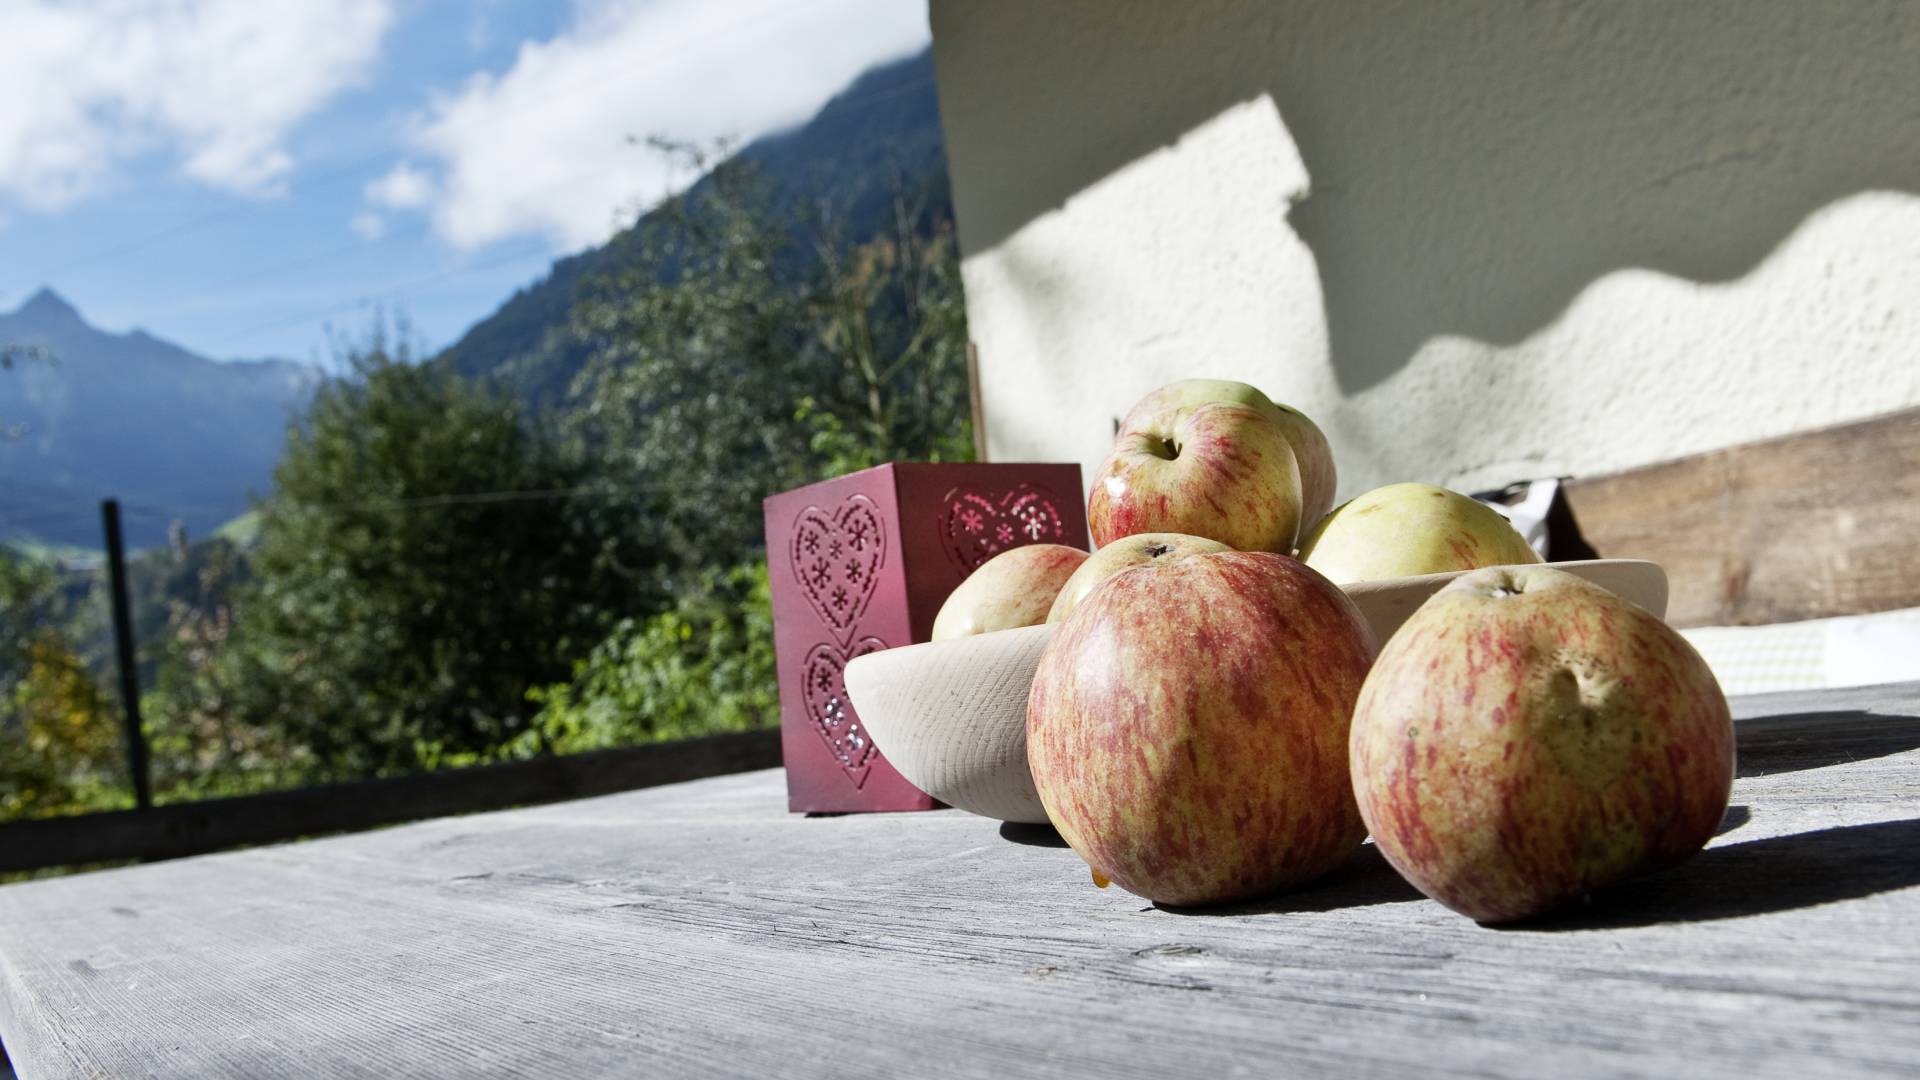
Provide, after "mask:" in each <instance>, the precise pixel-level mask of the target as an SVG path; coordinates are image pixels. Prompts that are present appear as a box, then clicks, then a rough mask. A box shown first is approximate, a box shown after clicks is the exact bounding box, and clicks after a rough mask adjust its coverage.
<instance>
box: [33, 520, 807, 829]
mask: <svg viewBox="0 0 1920 1080" xmlns="http://www.w3.org/2000/svg"><path fill="white" fill-rule="evenodd" d="M665 486H666V485H631V486H623V487H621V488H619V489H614V488H611V487H609V486H608V485H605V484H590V485H588V484H583V485H575V486H568V487H549V488H530V489H520V490H479V491H458V492H441V493H428V494H418V495H408V496H396V497H388V498H367V499H362V500H351V501H337V502H330V503H317V504H302V505H300V506H298V507H288V506H280V505H275V504H272V503H261V504H257V505H256V506H255V508H254V510H253V511H252V512H251V513H250V514H249V515H247V518H246V519H239V520H236V521H234V522H229V523H228V525H227V527H225V528H222V529H220V530H218V531H214V532H210V533H207V534H205V535H198V536H196V535H194V534H193V533H192V532H191V531H190V530H189V529H188V528H187V527H186V525H185V521H186V520H187V517H186V515H187V514H188V513H189V512H196V511H197V512H204V511H206V510H209V509H215V508H201V507H193V508H188V507H171V508H169V507H162V506H157V505H151V504H147V503H144V502H139V501H127V502H116V501H111V500H109V501H108V502H106V503H104V504H100V505H95V506H91V507H89V506H85V505H80V504H75V503H73V502H72V501H71V500H68V501H67V502H65V503H60V502H57V501H56V500H54V499H52V497H51V496H50V495H48V494H47V493H44V492H41V493H32V494H23V493H15V492H9V493H8V494H7V495H6V496H5V497H0V541H9V542H11V543H12V544H13V545H14V548H15V552H16V553H15V554H13V555H10V556H4V557H3V558H4V561H0V822H4V821H8V820H25V819H43V818H49V817H58V816H62V815H71V814H84V813H91V812H99V811H108V810H117V809H123V808H141V807H147V806H150V805H156V804H158V805H167V804H179V803H184V802H193V801H196V800H201V799H207V798H219V797H230V796H239V795H256V794H259V793H262V792H268V791H279V790H290V789H300V788H304V787H307V786H310V785H313V784H325V783H340V782H357V781H366V780H372V779H379V778H393V777H400V776H406V775H413V774H419V773H426V772H434V771H437V770H446V769H453V768H460V767H469V766H494V765H503V764H508V763H513V762H524V761H530V760H534V759H544V758H549V757H553V756H557V755H565V754H569V753H578V752H582V751H604V750H610V749H614V748H618V747H623V746H633V745H640V744H648V743H654V742H659V741H666V740H672V739H684V738H688V737H696V736H701V735H709V734H722V733H728V732H745V731H755V730H765V729H768V728H770V727H772V726H774V725H775V724H776V723H777V698H776V697H775V696H774V693H773V689H772V671H771V662H772V661H771V640H770V634H771V625H770V613H769V612H768V611H766V609H765V601H764V596H763V594H762V593H761V592H759V591H757V590H758V589H759V588H762V587H763V584H764V579H763V577H762V578H761V579H760V581H759V582H756V580H755V577H754V571H753V569H752V568H751V567H750V566H749V567H748V568H746V569H740V568H736V569H734V570H733V571H732V572H731V573H728V574H712V573H708V574H705V575H690V576H689V577H688V578H687V579H686V580H685V581H684V582H683V587H682V588H680V589H679V590H677V591H676V592H675V593H673V594H663V593H662V592H661V591H660V590H658V589H655V590H652V591H648V590H646V589H643V588H641V587H639V585H638V584H633V587H631V588H630V589H627V590H625V591H623V590H621V589H620V588H618V587H610V585H616V586H617V583H619V582H621V581H622V580H623V575H624V580H626V581H628V582H629V583H634V582H636V581H637V580H638V579H636V577H635V575H634V574H633V568H632V567H621V566H618V565H617V562H618V560H617V559H616V558H613V557H612V556H611V555H610V554H609V549H610V548H612V547H616V546H617V545H615V544H613V543H612V542H610V541H608V540H607V538H606V537H604V536H597V535H595V534H594V530H593V529H592V528H582V527H581V525H580V521H581V520H582V519H583V518H586V517H591V516H592V515H593V514H594V513H596V512H598V511H603V510H605V509H607V508H623V510H624V508H630V507H631V506H632V505H633V504H635V503H636V502H642V501H644V500H645V499H646V498H647V497H648V496H649V494H650V493H652V492H655V491H658V490H663V489H664V488H665ZM89 511H90V512H91V516H92V518H93V521H94V529H95V533H96V537H97V539H95V540H94V542H93V543H92V544H90V545H89V544H87V543H85V542H84V539H83V538H82V537H81V536H79V535H78V534H77V533H76V532H74V531H73V528H74V526H75V525H76V523H77V522H78V521H79V520H81V519H82V517H83V516H86V515H88V513H89ZM295 513H302V514H308V515H318V516H323V517H325V518H327V519H329V521H330V522H331V524H330V525H329V528H330V529H331V530H332V531H331V532H329V533H327V534H326V536H325V539H324V545H323V546H329V547H330V548H332V549H333V550H328V551H293V550H289V549H288V547H287V545H284V544H283V545H281V546H280V547H278V548H276V547H272V546H271V545H263V544H262V543H261V541H260V535H259V529H260V524H259V522H260V520H261V519H265V520H268V521H273V520H280V519H286V518H288V517H290V516H291V515H293V514H295ZM456 515H465V517H462V518H460V519H459V520H453V519H452V517H453V516H456ZM248 519H251V520H248ZM50 526H51V527H55V528H59V529H64V530H66V531H65V532H62V533H61V534H60V535H61V536H62V537H63V539H62V540H61V541H60V542H57V543H48V542H46V541H44V540H42V541H39V542H37V545H27V544H24V543H23V542H22V541H23V538H25V537H27V536H29V535H36V536H44V535H46V533H45V531H44V530H46V529H47V528H49V527H50ZM34 529H38V530H41V531H38V532H29V530H34ZM132 537H139V538H140V539H139V540H138V541H137V542H136V541H134V540H132V539H130V538H132ZM22 552H24V553H22ZM303 559H311V560H313V564H312V565H304V564H303V563H302V560H303ZM762 573H763V572H762ZM718 666H724V667H726V668H727V669H728V670H729V671H730V672H733V674H732V675H730V676H722V677H719V678H716V677H715V676H714V675H713V669H714V668H715V667H718Z"/></svg>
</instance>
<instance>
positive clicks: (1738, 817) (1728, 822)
mask: <svg viewBox="0 0 1920 1080" xmlns="http://www.w3.org/2000/svg"><path fill="white" fill-rule="evenodd" d="M1752 820H1753V811H1751V810H1749V809H1747V808H1746V807H1744V806H1729V807H1727V812H1726V813H1725V814H1723V815H1721V817H1720V827H1719V828H1718V829H1715V830H1714V831H1713V835H1715V836H1725V835H1727V834H1728V833H1730V832H1732V831H1733V830H1735V829H1737V828H1739V827H1740V826H1742V825H1745V824H1746V823H1747V822H1749V821H1752Z"/></svg>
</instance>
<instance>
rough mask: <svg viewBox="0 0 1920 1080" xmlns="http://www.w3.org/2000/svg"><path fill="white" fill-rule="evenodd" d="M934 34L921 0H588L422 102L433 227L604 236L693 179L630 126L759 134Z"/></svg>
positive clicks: (674, 134)
mask: <svg viewBox="0 0 1920 1080" xmlns="http://www.w3.org/2000/svg"><path fill="white" fill-rule="evenodd" d="M927 40H928V30H927V13H926V5H925V3H924V2H915V0H819V2H815V3H807V4H796V3H791V2H790V0H779V2H771V3H770V2H766V0H759V2H752V3H749V2H748V0H737V2H734V3H726V4H717V3H712V2H710V0H582V2H581V4H580V5H579V7H578V8H577V9H576V11H575V14H574V18H573V23H572V25H570V26H569V27H568V28H567V30H566V31H565V32H564V33H562V34H560V35H559V36H558V37H555V38H554V39H552V40H550V41H544V42H529V43H527V44H525V45H523V46H521V48H520V52H519V55H518V56H517V57H516V58H515V60H514V64H513V67H512V68H511V69H509V70H508V71H507V72H506V73H505V74H502V75H499V76H497V77H496V76H492V75H488V74H480V75H476V76H474V77H473V78H472V79H471V80H469V81H468V82H467V84H466V85H465V86H464V87H462V88H461V89H460V90H459V91H458V92H457V93H454V94H451V95H448V96H445V97H442V98H439V99H438V100H436V101H435V102H434V103H433V104H432V106H431V107H430V108H428V109H427V110H426V112H425V113H424V114H422V115H421V116H419V117H417V118H416V123H415V132H414V139H415V142H416V145H417V147H418V148H419V149H420V150H421V151H422V152H423V153H425V154H427V155H429V156H431V157H433V158H434V159H436V161H437V163H438V165H439V169H440V174H441V175H440V179H439V182H438V184H437V187H438V189H439V196H438V198H437V200H436V202H435V204H434V208H433V222H434V227H435V229H436V231H437V232H438V233H439V235H440V236H441V237H442V238H443V239H445V240H446V241H448V242H449V243H451V244H453V245H454V246H456V247H460V248H473V247H478V246H480V245H483V244H487V243H490V242H492V241H495V240H499V239H502V238H505V237H508V236H513V235H516V234H523V233H540V234H545V235H546V236H548V237H550V238H551V239H552V240H553V241H554V243H555V244H556V245H557V246H558V247H560V248H563V249H575V248H579V247H582V246H585V245H588V244H593V243H597V242H599V241H602V240H605V239H606V238H607V237H608V236H610V235H611V234H612V233H613V232H614V231H615V229H616V228H617V227H618V225H619V224H620V218H621V215H622V213H623V212H624V211H630V210H631V209H633V208H634V207H635V205H636V203H639V202H651V201H653V200H656V199H658V198H660V197H661V196H663V195H665V194H666V193H667V192H668V191H670V190H672V189H673V188H674V187H677V186H679V185H681V184H684V183H686V182H687V181H688V180H689V179H691V178H690V177H686V176H680V175H675V173H674V170H672V169H671V167H670V165H669V163H668V162H667V161H665V160H663V159H662V157H661V155H659V154H657V153H652V152H650V151H648V150H646V149H645V148H644V147H636V146H634V145H633V144H632V143H630V142H629V137H630V136H638V137H643V138H644V137H645V136H650V135H664V136H667V137H670V138H674V139H682V140H693V141H699V142H706V141H710V140H713V139H715V138H718V137H722V136H740V137H742V138H751V137H753V136H755V135H759V134H762V133H764V132H767V131H771V130H775V129H778V128H780V127H783V126H785V125H788V124H792V123H795V122H798V121H800V120H803V119H805V118H806V117H807V116H809V115H810V114H812V113H813V112H814V111H815V110H817V109H818V108H819V107H820V106H821V105H822V104H824V103H825V102H826V100H827V98H828V97H829V96H831V95H832V94H833V93H835V92H836V91H838V90H840V89H841V88H843V87H844V86H845V85H846V84H847V83H848V82H850V81H851V80H852V79H853V78H854V77H855V76H856V75H858V74H859V73H860V72H861V71H863V70H865V69H866V68H868V67H870V66H872V65H873V64H874V63H876V62H879V61H882V60H886V59H891V58H893V57H897V56H903V55H905V54H907V53H909V52H911V51H913V50H914V49H916V48H919V47H921V46H923V45H924V44H925V43H926V42H927Z"/></svg>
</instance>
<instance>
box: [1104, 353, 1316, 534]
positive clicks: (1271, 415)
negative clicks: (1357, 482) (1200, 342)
mask: <svg viewBox="0 0 1920 1080" xmlns="http://www.w3.org/2000/svg"><path fill="white" fill-rule="evenodd" d="M1209 401H1227V402H1232V403H1233V404H1235V405H1246V406H1250V407H1252V408H1254V409H1257V410H1259V411H1260V412H1262V413H1264V414H1266V416H1267V418H1268V419H1270V420H1272V421H1273V422H1274V423H1276V424H1278V425H1279V426H1280V430H1281V431H1283V432H1285V433H1286V436H1287V444H1288V445H1289V446H1291V447H1293V457H1294V461H1295V462H1297V463H1298V464H1299V467H1300V528H1301V530H1302V531H1305V530H1307V529H1311V528H1313V524H1314V522H1316V521H1319V520H1320V519H1321V518H1322V517H1325V516H1326V513H1327V510H1328V509H1329V508H1330V507H1332V506H1333V491H1334V488H1335V487H1337V486H1338V485H1339V477H1338V476H1337V475H1336V473H1335V470H1334V467H1333V447H1332V446H1330V445H1328V443H1327V436H1326V434H1325V433H1324V432H1322V431H1321V430H1320V427H1319V425H1317V424H1315V423H1314V422H1313V421H1312V420H1309V419H1308V418H1307V414H1305V413H1303V412H1301V411H1300V410H1299V409H1295V408H1290V407H1288V406H1286V405H1281V404H1278V403H1276V402H1274V401H1273V399H1271V398H1269V397H1267V395H1266V394H1264V393H1262V392H1261V391H1260V390H1259V388H1258V387H1254V386H1249V385H1247V384H1246V383H1243V382H1233V381H1231V380H1228V379H1181V380H1180V381H1178V382H1171V383H1168V384H1167V385H1165V386H1163V387H1161V388H1160V389H1158V390H1155V391H1154V392H1153V393H1151V394H1148V395H1147V396H1146V397H1143V398H1141V399H1140V401H1139V403H1138V404H1136V405H1134V407H1133V408H1132V409H1131V410H1129V411H1128V413H1127V415H1126V418H1125V419H1124V420H1122V421H1120V430H1121V431H1123V432H1124V431H1128V430H1131V429H1133V428H1135V427H1145V426H1147V425H1149V424H1152V423H1155V422H1156V418H1162V419H1160V420H1159V421H1158V422H1161V423H1164V422H1165V420H1164V418H1165V417H1168V416H1170V415H1171V414H1173V413H1175V412H1178V411H1179V410H1181V409H1190V408H1193V407H1194V406H1197V405H1201V404H1203V403H1205V402H1209Z"/></svg>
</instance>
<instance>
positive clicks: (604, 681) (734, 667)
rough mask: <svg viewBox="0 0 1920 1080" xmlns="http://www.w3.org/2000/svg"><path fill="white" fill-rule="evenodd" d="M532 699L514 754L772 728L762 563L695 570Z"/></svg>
mask: <svg viewBox="0 0 1920 1080" xmlns="http://www.w3.org/2000/svg"><path fill="white" fill-rule="evenodd" d="M534 696H535V700H537V701H539V702H540V703H541V704H542V705H543V706H544V708H543V710H542V711H541V713H540V718H539V724H538V726H537V728H536V729H535V730H534V731H533V732H531V733H530V734H529V735H528V736H524V737H522V739H521V742H520V745H519V747H518V748H517V749H518V750H519V752H521V753H522V754H525V753H529V752H534V751H557V752H560V753H571V752H573V751H577V750H599V749H604V748H607V747H611V746H627V745H632V744H635V743H645V742H654V741H658V740H661V739H684V738H689V737H692V736H695V735H710V734H716V733H719V732H725V731H749V730H752V729H754V728H760V727H770V726H773V725H774V724H777V723H778V722H779V719H780V699H779V696H778V694H777V693H776V691H775V687H774V666H773V611H772V607H771V604H770V601H769V598H768V594H767V566H766V563H764V562H757V563H753V564H750V565H747V566H740V567H734V568H732V569H730V570H726V571H719V572H708V573H705V574H702V575H701V576H700V580H699V582H698V584H697V586H696V587H694V588H691V589H689V590H687V591H686V592H685V593H683V594H682V595H681V596H680V597H678V598H677V599H676V600H675V602H674V605H673V607H671V608H669V609H668V610H666V611H663V612H661V613H660V614H658V615H654V616H651V617H649V618H645V619H624V620H622V621H621V622H620V624H619V625H617V626H615V627H614V629H613V632H612V633H611V634H609V635H608V636H607V638H606V640H605V641H602V642H601V643H600V644H599V645H597V646H595V647H594V649H593V651H592V653H590V654H588V656H587V657H586V659H584V660H582V661H580V662H579V663H578V664H576V665H575V668H574V677H573V681H572V682H570V683H562V684H559V685H556V686H552V687H549V688H547V689H545V690H540V691H536V692H535V695H534Z"/></svg>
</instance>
